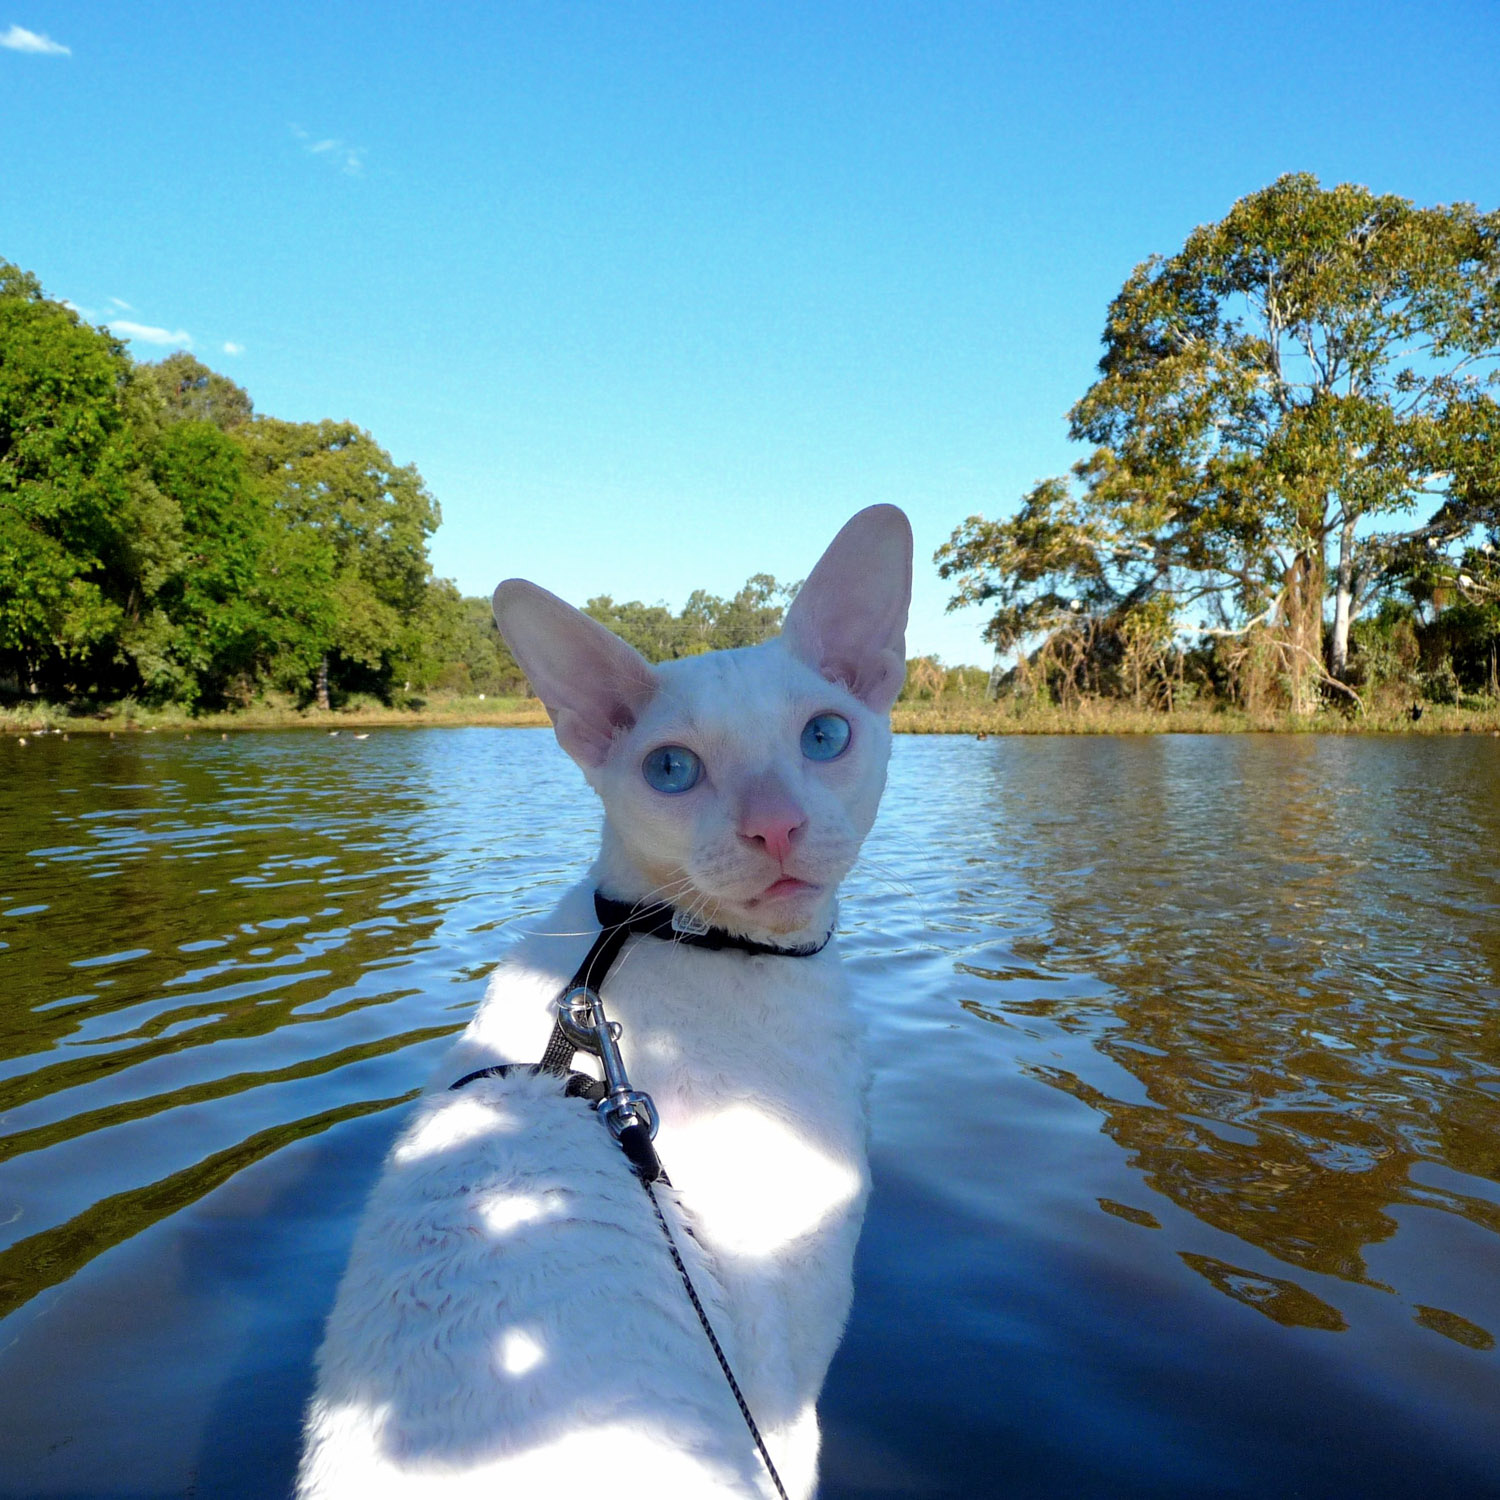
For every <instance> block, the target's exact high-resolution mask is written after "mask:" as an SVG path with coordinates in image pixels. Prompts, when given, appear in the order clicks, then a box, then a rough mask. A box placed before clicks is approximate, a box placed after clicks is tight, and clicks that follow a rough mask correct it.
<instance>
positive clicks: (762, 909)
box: [736, 875, 828, 937]
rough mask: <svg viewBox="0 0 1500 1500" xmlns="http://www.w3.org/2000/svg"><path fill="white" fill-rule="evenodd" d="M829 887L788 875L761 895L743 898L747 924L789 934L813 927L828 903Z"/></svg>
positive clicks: (771, 931)
mask: <svg viewBox="0 0 1500 1500" xmlns="http://www.w3.org/2000/svg"><path fill="white" fill-rule="evenodd" d="M827 900H828V890H827V887H825V886H821V885H816V884H814V883H813V882H812V881H810V880H799V879H797V878H796V877H795V876H792V875H784V876H782V877H781V879H779V880H777V881H774V882H773V883H772V884H771V885H769V886H768V887H767V888H766V889H765V890H764V891H762V892H761V893H760V895H758V896H751V897H750V898H749V899H748V900H743V901H739V902H737V903H736V906H737V908H738V910H739V912H741V913H743V920H744V922H745V923H746V925H748V926H750V927H754V928H759V929H760V930H761V931H764V932H769V933H774V934H775V935H776V936H777V937H785V936H786V935H787V934H788V933H793V932H801V931H802V930H803V929H805V928H807V927H810V926H813V925H814V924H815V923H816V922H817V920H818V917H819V915H820V913H821V912H822V910H823V908H824V906H825V905H826V904H827Z"/></svg>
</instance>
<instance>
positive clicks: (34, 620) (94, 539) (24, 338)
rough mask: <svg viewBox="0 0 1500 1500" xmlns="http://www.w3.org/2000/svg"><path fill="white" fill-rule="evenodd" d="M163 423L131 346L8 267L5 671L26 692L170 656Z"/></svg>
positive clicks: (175, 533) (3, 305)
mask: <svg viewBox="0 0 1500 1500" xmlns="http://www.w3.org/2000/svg"><path fill="white" fill-rule="evenodd" d="M154 423H155V409H154V406H153V404H152V401H151V398H150V394H149V392H148V391H147V389H146V387H145V386H144V385H143V383H142V382H141V380H140V379H139V377H138V376H137V375H136V373H135V370H134V367H133V366H132V364H131V361H130V359H129V356H128V355H127V354H126V353H125V350H124V348H123V346H122V345H121V344H120V343H119V341H118V340H117V339H115V338H113V337H112V336H111V335H109V334H108V333H105V332H103V331H102V330H100V329H97V328H92V327H90V326H89V325H88V324H87V323H84V322H82V321H81V320H80V319H79V317H78V315H77V313H75V312H74V311H73V310H72V309H71V308H69V307H66V306H64V305H63V304H62V303H60V302H55V301H53V300H51V299H49V298H48V297H46V296H45V295H44V294H43V292H42V289H41V286H40V284H39V283H38V282H37V280H36V278H35V277H34V276H32V275H30V274H29V273H27V272H24V271H21V270H18V269H17V268H16V267H15V266H12V265H10V264H9V263H7V262H3V261H0V673H4V674H6V675H13V676H15V677H16V678H17V680H18V682H19V683H20V685H21V686H22V688H23V689H25V690H28V691H41V690H45V691H50V692H58V693H65V692H68V691H72V690H77V689H92V688H95V687H97V686H99V685H101V684H107V683H108V682H109V681H110V680H111V678H112V677H113V679H114V680H115V681H117V682H118V681H120V676H121V674H122V673H127V672H128V671H129V669H130V666H131V664H132V662H134V661H136V660H138V659H145V658H149V657H151V656H152V654H153V653H154V652H155V651H156V649H157V647H158V646H159V645H160V637H161V626H162V621H161V618H160V616H159V614H158V612H157V611H156V608H155V603H154V598H155V593H156V591H157V589H158V588H159V587H160V586H161V584H162V582H163V581H164V580H165V579H166V578H167V577H168V576H169V575H170V574H171V572H172V570H173V568H174V567H175V566H176V563H177V559H178V555H179V546H180V539H179V530H180V518H179V517H178V516H177V514H176V511H175V508H174V507H173V506H172V504H171V503H170V501H169V500H167V499H166V498H165V497H163V496H162V495H161V494H160V492H159V491H158V490H157V489H156V487H155V485H154V484H153V482H152V479H151V476H150V472H149V468H148V467H147V464H146V462H145V455H146V450H147V449H148V447H149V444H150V442H151V440H152V435H153V432H154ZM125 685H128V682H127V683H126V684H125Z"/></svg>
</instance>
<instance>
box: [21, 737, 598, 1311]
mask: <svg viewBox="0 0 1500 1500" xmlns="http://www.w3.org/2000/svg"><path fill="white" fill-rule="evenodd" d="M483 743H484V741H483V737H482V736H481V737H480V744H483ZM489 743H490V747H491V748H493V745H494V741H493V739H491V740H490V742H489ZM473 748H475V749H476V750H477V749H478V748H479V745H475V746H474V747H473ZM533 748H534V749H535V750H541V749H542V748H543V745H542V744H541V742H540V740H539V739H538V738H537V737H532V738H531V739H522V740H520V741H519V742H518V743H517V745H516V746H515V749H516V750H518V751H519V752H520V754H521V758H522V759H523V760H524V759H525V758H526V756H527V754H528V752H529V751H531V750H532V749H533ZM421 749H422V746H421V744H420V740H419V738H418V737H415V736H402V735H395V736H387V737H386V738H385V740H384V741H381V740H375V739H372V740H371V741H370V742H369V743H367V744H358V745H355V744H353V743H352V742H344V743H339V742H337V741H333V742H330V741H326V740H323V739H321V738H315V737H313V736H310V735H295V736H249V737H244V738H234V739H230V740H220V739H219V738H218V737H217V736H213V737H200V738H198V739H197V740H196V741H188V742H186V743H184V742H180V741H179V742H169V741H166V740H165V739H158V740H154V741H153V740H150V739H146V738H144V737H128V738H121V739H118V740H113V741H110V740H102V739H91V740H80V741H72V742H70V743H67V744H59V743H58V742H57V741H56V740H55V739H53V740H46V739H44V740H40V741H34V742H33V743H32V744H31V745H30V746H28V747H27V748H26V751H25V753H24V754H22V753H18V749H17V747H16V746H14V745H13V744H0V750H8V751H9V752H10V757H11V761H12V764H11V765H10V766H9V767H8V770H9V771H10V773H11V774H10V775H9V776H8V777H7V779H6V781H5V783H4V785H3V788H0V829H3V830H4V832H3V835H0V838H3V846H4V847H3V849H0V854H3V856H4V859H3V868H4V875H3V877H0V879H3V889H0V941H3V944H4V947H3V948H0V962H3V965H4V977H5V995H4V1004H3V1008H0V1123H3V1128H4V1133H3V1134H0V1172H3V1177H0V1184H3V1185H0V1245H5V1248H3V1249H0V1316H4V1314H6V1313H8V1312H11V1311H12V1310H14V1309H15V1308H17V1307H19V1306H21V1305H23V1304H24V1303H26V1302H27V1301H28V1300H29V1299H31V1298H32V1297H34V1296H35V1295H36V1294H37V1293H38V1292H40V1291H41V1290H43V1289H44V1288H46V1287H48V1286H52V1285H55V1284H57V1283H59V1282H61V1281H63V1280H65V1279H66V1278H67V1277H68V1276H70V1275H72V1274H74V1273H75V1272H76V1271H77V1270H78V1268H79V1267H80V1266H81V1265H83V1264H85V1263H87V1262H88V1261H89V1260H90V1259H92V1258H93V1257H94V1256H95V1255H97V1254H99V1253H101V1252H102V1251H104V1250H106V1249H108V1248H109V1247H110V1246H112V1245H115V1244H118V1243H121V1242H123V1241H125V1240H127V1239H129V1238H131V1237H132V1236H134V1235H136V1234H138V1233H140V1232H141V1231H142V1230H143V1229H145V1228H146V1227H147V1226H148V1225H150V1224H151V1223H153V1222H155V1221H157V1220H158V1219H160V1218H162V1217H164V1216H167V1215H170V1214H172V1213H174V1212H176V1211H177V1210H178V1209H180V1208H182V1207H183V1206H184V1205H185V1204H186V1203H189V1202H192V1201H195V1200H196V1199H197V1198H199V1197H201V1196H202V1195H204V1194H206V1193H208V1192H209V1191H211V1190H212V1189H213V1188H215V1187H216V1186H218V1185H219V1184H220V1183H222V1182H224V1181H226V1180H227V1179H228V1178H229V1177H230V1176H232V1175H233V1174H234V1173H235V1172H237V1171H240V1170H242V1169H243V1168H245V1167H246V1166H248V1165H249V1164H250V1163H252V1162H254V1161H256V1160H259V1159H261V1158H262V1157H264V1156H267V1155H269V1154H270V1153H273V1152H275V1151H276V1150H278V1149H280V1148H281V1147H283V1146H285V1145H287V1144H289V1143H291V1142H292V1141H295V1140H297V1139H299V1138H301V1137H304V1136H306V1135H309V1134H314V1133H317V1132H320V1131H322V1130H325V1129H327V1128H329V1127H330V1126H332V1125H334V1124H336V1123H338V1122H340V1121H342V1120H346V1119H352V1118H357V1117H359V1116H360V1115H363V1114H366V1113H370V1112H372V1111H377V1110H380V1109H384V1108H388V1107H390V1106H391V1105H392V1104H395V1103H399V1102H401V1101H402V1100H403V1099H405V1098H408V1097H410V1096H411V1094H412V1092H413V1089H412V1087H410V1086H409V1084H410V1080H409V1079H408V1080H407V1083H408V1086H407V1087H404V1088H401V1089H399V1090H397V1091H394V1092H391V1091H387V1092H386V1093H385V1095H384V1096H377V1097H375V1098H373V1099H372V1098H370V1097H369V1096H368V1090H367V1088H366V1087H365V1086H364V1079H365V1078H366V1077H367V1076H368V1074H369V1068H368V1066H363V1067H362V1065H368V1064H370V1063H372V1062H375V1061H377V1060H379V1059H382V1058H386V1057H388V1056H390V1055H392V1054H397V1053H401V1052H404V1051H405V1050H406V1049H409V1048H413V1047H421V1046H422V1045H423V1044H424V1043H429V1042H432V1041H435V1040H438V1039H441V1038H442V1037H444V1036H447V1035H448V1034H450V1033H451V1032H452V1031H454V1030H456V1029H457V1028H458V1027H460V1026H461V1025H462V1024H463V1022H464V1020H465V1019H466V1017H467V1013H468V1010H469V1008H470V1006H471V1005H472V1004H473V1002H474V1000H475V999H476V998H477V995H478V992H479V990H480V989H481V988H482V984H483V979H484V976H485V974H486V973H487V972H488V969H489V967H490V964H491V963H492V962H493V958H494V953H493V948H494V946H495V943H494V939H493V933H494V929H495V928H496V927H497V926H498V925H499V922H500V921H501V920H502V918H503V917H505V916H509V915H510V914H511V912H512V910H513V907H512V906H508V905H505V904H501V903H498V902H497V903H496V904H495V905H494V906H493V907H492V908H491V909H490V910H489V911H487V912H486V911H484V910H483V905H484V902H485V900H486V897H488V898H489V899H490V900H492V901H493V900H494V898H495V897H496V895H497V894H498V892H497V887H498V888H499V890H501V891H503V890H504V888H505V886H506V884H507V881H506V866H507V864H520V865H521V866H523V867H524V868H525V871H526V873H525V874H524V875H523V876H521V877H520V878H521V879H522V880H523V881H524V882H525V883H526V884H528V885H530V884H533V883H534V882H535V880H536V877H537V874H538V870H537V861H536V860H535V858H534V857H533V858H528V857H527V855H528V852H529V851H527V849H526V843H527V841H526V839H525V838H524V835H523V836H522V837H521V838H519V839H517V840H512V841H511V845H510V848H509V850H508V851H506V852H504V853H502V854H501V855H500V856H499V857H498V858H497V857H496V854H495V851H493V850H491V849H489V848H484V847H482V846H481V841H480V836H479V831H478V830H477V829H474V828H472V827H470V828H468V829H464V828H463V827H462V825H461V820H462V798H463V795H464V793H465V791H466V790H467V791H469V792H473V791H476V790H480V791H483V792H484V793H485V794H486V795H488V794H489V793H490V791H491V789H490V788H487V787H482V786H479V785H477V783H478V782H479V779H480V777H481V775H482V767H483V762H482V761H481V762H476V763H475V764H474V765H472V766H469V767H467V768H466V766H465V764H464V762H463V761H462V759H456V760H455V759H454V758H453V757H452V756H451V755H445V756H443V757H442V759H441V761H440V763H439V765H438V766H436V767H433V766H431V765H430V763H429V762H430V757H424V756H423V755H422V754H421V753H420V751H421ZM413 751H417V752H418V753H416V754H413ZM509 769H512V770H513V769H515V768H514V766H513V765H512V767H510V768H509ZM424 770H432V771H434V772H435V774H437V775H438V776H440V777H441V778H442V783H443V784H442V787H441V789H440V790H436V791H435V788H434V787H433V785H432V784H431V781H430V779H429V778H428V777H427V776H426V775H424V774H423V773H424ZM541 774H542V779H543V780H544V781H545V780H547V779H549V774H550V773H548V772H547V771H545V770H544V771H543V772H542V773H541ZM466 781H467V782H468V783H469V784H468V785H467V786H466ZM515 791H516V792H517V793H518V794H520V795H521V796H522V797H524V795H525V786H524V781H520V782H518V784H517V786H516V787H515ZM445 821H446V823H447V824H448V826H446V827H445V826H443V825H444V822H445ZM563 828H564V839H563V842H564V844H566V842H567V837H566V834H567V832H568V831H569V830H568V827H567V820H566V819H564V822H563ZM571 831H572V832H573V833H574V835H575V836H576V835H577V834H582V833H584V831H585V829H584V827H583V826H580V827H578V828H576V829H574V830H571ZM434 838H436V839H438V840H440V847H442V848H443V850H444V851H445V854H446V858H444V859H441V860H438V861H435V860H434V857H433V842H432V841H433V839H434ZM530 852H533V853H534V851H530ZM466 855H467V856H468V859H469V861H471V862H473V863H474V864H478V863H479V862H480V861H481V860H482V862H483V867H484V869H485V876H484V878H482V879H479V880H477V881H474V882H473V888H472V889H463V886H464V885H465V883H466V875H467V873H468V872H466V869H465V856H466ZM553 858H555V855H551V854H550V853H549V857H548V859H547V861H546V863H547V864H550V863H551V860H552V859H553ZM486 937H488V938H489V942H486V941H485V940H486ZM439 947H441V949H442V952H443V957H442V961H441V963H440V964H439V965H438V966H437V971H438V972H437V973H436V974H434V973H433V972H432V970H433V965H432V964H431V962H430V958H431V955H432V954H433V952H434V950H435V949H437V948H439ZM435 979H436V981H437V983H436V985H434V980H435ZM418 1081H420V1079H419V1080H418ZM340 1094H343V1095H345V1096H346V1097H345V1099H344V1100H343V1102H339V1098H338V1096H339V1095H340ZM330 1105H331V1107H330ZM7 1241H8V1242H9V1243H8V1244H7V1243H6V1242H7Z"/></svg>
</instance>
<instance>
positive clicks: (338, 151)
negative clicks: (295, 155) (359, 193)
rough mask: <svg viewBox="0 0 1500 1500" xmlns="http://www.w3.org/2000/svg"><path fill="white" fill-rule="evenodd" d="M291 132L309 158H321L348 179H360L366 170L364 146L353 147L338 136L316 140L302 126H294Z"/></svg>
mask: <svg viewBox="0 0 1500 1500" xmlns="http://www.w3.org/2000/svg"><path fill="white" fill-rule="evenodd" d="M291 132H292V134H293V135H294V136H296V137H297V139H298V140H299V141H301V142H302V149H303V150H304V151H305V152H307V154H308V155H309V156H321V157H322V158H323V159H324V160H325V161H327V162H330V163H332V165H334V166H336V167H337V168H338V169H339V171H340V172H342V173H343V174H344V176H346V177H358V176H359V175H360V173H361V172H363V171H364V169H365V148H364V147H363V146H351V145H349V144H348V143H347V142H345V141H341V140H339V139H338V138H337V137H336V136H325V137H323V138H322V139H321V140H314V139H313V137H312V135H311V134H310V133H309V132H308V131H306V130H304V129H303V128H302V127H301V126H300V125H293V126H292V127H291Z"/></svg>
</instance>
